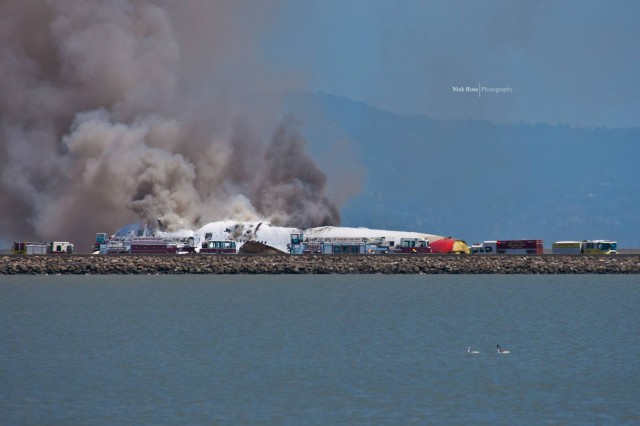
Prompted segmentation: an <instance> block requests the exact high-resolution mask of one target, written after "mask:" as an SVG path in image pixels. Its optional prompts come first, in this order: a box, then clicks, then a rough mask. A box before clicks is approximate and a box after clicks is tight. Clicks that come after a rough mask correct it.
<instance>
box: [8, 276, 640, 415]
mask: <svg viewBox="0 0 640 426" xmlns="http://www.w3.org/2000/svg"><path fill="white" fill-rule="evenodd" d="M0 321H1V322H0V324H1V328H0V424H3V425H7V424H11V425H13V424H57V425H62V424H64V425H71V424H105V425H114V424H119V425H125V424H136V425H137V424H287V425H299V424H321V425H329V424H377V425H379V424H488V423H491V424H615V425H618V424H640V277H637V276H529V275H522V276H428V275H414V276H383V275H373V276H371V275H369V276H367V275H353V276H335V275H328V276H327V275H325V276H175V277H174V276H152V277H149V276H143V277H139V276H74V277H67V276H36V277H31V276H29V277H0ZM497 343H499V344H500V345H501V346H503V347H506V348H508V349H510V350H511V354H509V355H499V354H497V353H496V351H495V346H496V344H497ZM469 345H471V346H473V348H474V349H476V350H478V351H480V353H479V354H477V355H469V354H467V349H466V348H467V346H469Z"/></svg>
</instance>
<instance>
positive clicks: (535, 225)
mask: <svg viewBox="0 0 640 426" xmlns="http://www.w3.org/2000/svg"><path fill="white" fill-rule="evenodd" d="M285 112H287V113H292V114H294V115H295V116H296V117H297V118H299V119H301V120H302V121H303V125H302V127H301V130H302V132H303V134H304V135H305V136H306V137H307V139H308V142H309V151H310V152H311V155H312V156H313V157H314V158H316V159H317V160H318V162H319V163H320V164H321V166H322V167H323V169H324V170H326V171H327V173H328V178H329V181H330V183H331V185H332V187H333V188H340V187H342V186H349V185H351V186H353V187H358V186H359V189H360V190H359V192H358V193H357V195H353V196H351V197H349V198H348V200H347V202H346V203H345V204H344V205H343V207H342V225H344V226H366V227H370V228H382V229H406V230H413V231H418V232H426V233H434V234H440V235H454V236H456V237H459V238H463V239H466V240H467V242H474V241H482V240H491V239H544V240H545V247H548V246H550V245H551V243H552V242H553V241H558V240H574V239H596V238H607V239H615V240H617V241H618V242H619V243H620V245H621V246H622V247H640V215H639V213H638V212H640V197H639V196H638V194H640V167H638V162H639V160H640V128H631V129H607V128H588V129H582V128H572V127H569V126H567V125H555V126H554V125H548V124H542V123H539V124H524V123H520V124H499V123H491V122H488V121H481V120H455V121H442V120H433V119H429V118H426V117H421V116H414V115H399V114H393V113H390V112H386V111H381V110H379V109H376V108H373V107H370V106H368V105H366V104H364V103H362V102H356V101H352V100H349V99H346V98H340V97H336V96H332V95H327V94H310V93H301V92H296V93H289V94H288V96H287V102H286V111H285Z"/></svg>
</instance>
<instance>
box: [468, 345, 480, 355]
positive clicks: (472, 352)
mask: <svg viewBox="0 0 640 426" xmlns="http://www.w3.org/2000/svg"><path fill="white" fill-rule="evenodd" d="M467 353H468V354H479V353H480V352H478V351H472V350H471V346H467Z"/></svg>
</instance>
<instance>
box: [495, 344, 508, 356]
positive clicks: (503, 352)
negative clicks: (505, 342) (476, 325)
mask: <svg viewBox="0 0 640 426" xmlns="http://www.w3.org/2000/svg"><path fill="white" fill-rule="evenodd" d="M496 349H498V353H499V354H510V353H511V351H510V350H508V349H504V348H501V347H500V345H496Z"/></svg>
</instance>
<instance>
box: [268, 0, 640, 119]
mask: <svg viewBox="0 0 640 426" xmlns="http://www.w3.org/2000/svg"><path fill="white" fill-rule="evenodd" d="M278 7H279V10H278V11H277V13H274V18H273V22H272V26H270V27H268V28H267V30H266V34H265V38H264V41H263V51H262V54H263V55H264V60H265V61H266V62H267V63H269V64H270V65H271V66H273V67H274V69H275V70H279V71H280V72H282V73H289V74H291V75H292V76H294V77H295V78H299V79H302V80H304V81H306V84H307V86H306V88H307V89H308V90H311V91H324V92H328V93H332V94H336V95H341V96H345V97H349V98H352V99H356V100H361V101H365V102H367V103H369V104H372V105H375V106H377V107H379V108H382V109H386V110H390V111H393V112H401V113H418V114H423V115H428V116H431V117H434V118H482V119H489V120H491V121H499V122H504V121H506V122H512V121H526V122H538V121H540V122H546V123H568V124H570V125H573V126H580V127H589V126H607V127H635V126H640V83H639V80H638V76H640V24H639V23H638V18H639V17H640V2H639V1H635V0H619V1H609V0H606V1H605V0H592V1H587V0H584V1H545V0H542V1H531V0H527V1H514V0H499V1H451V0H438V1H427V0H401V1H386V0H349V1H343V0H335V1H334V0H327V1H321V2H318V1H315V0H285V1H284V2H283V3H282V4H281V5H279V6H278ZM479 83H480V84H481V85H484V86H487V87H510V88H512V89H513V92H512V93H510V94H495V93H491V94H489V93H485V94H484V95H482V96H481V97H478V96H477V93H455V92H454V91H453V89H452V86H463V87H464V86H474V87H477V86H478V84H479Z"/></svg>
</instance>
